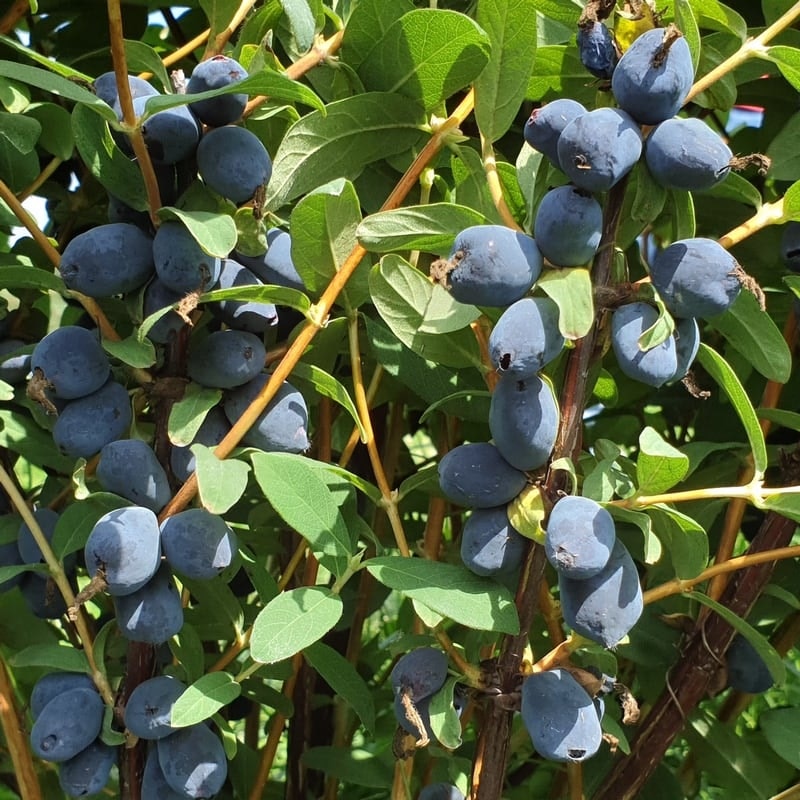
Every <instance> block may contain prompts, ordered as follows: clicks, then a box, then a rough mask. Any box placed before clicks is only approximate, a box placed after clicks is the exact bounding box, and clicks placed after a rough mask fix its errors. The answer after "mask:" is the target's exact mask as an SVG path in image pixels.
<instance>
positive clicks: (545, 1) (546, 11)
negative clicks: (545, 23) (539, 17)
mask: <svg viewBox="0 0 800 800" xmlns="http://www.w3.org/2000/svg"><path fill="white" fill-rule="evenodd" d="M530 5H531V6H532V8H533V9H535V10H536V11H538V12H539V13H540V14H543V15H544V16H545V17H550V19H555V20H558V21H559V22H563V23H564V24H565V25H567V26H568V27H570V28H574V27H575V26H576V25H577V24H578V18H579V17H580V14H581V11H582V9H583V5H584V4H583V3H582V2H580V0H532V1H531V3H530Z"/></svg>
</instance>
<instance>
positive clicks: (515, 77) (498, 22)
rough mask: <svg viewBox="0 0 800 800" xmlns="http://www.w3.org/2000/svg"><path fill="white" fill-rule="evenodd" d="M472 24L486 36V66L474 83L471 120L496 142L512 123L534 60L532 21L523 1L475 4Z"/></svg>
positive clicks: (482, 0) (490, 0)
mask: <svg viewBox="0 0 800 800" xmlns="http://www.w3.org/2000/svg"><path fill="white" fill-rule="evenodd" d="M476 20H477V22H478V25H480V26H481V27H482V28H483V29H484V30H485V31H486V33H487V34H488V35H489V43H490V45H491V52H490V56H489V63H488V64H487V65H486V67H485V68H484V69H483V71H482V72H481V73H480V75H479V76H478V77H477V79H476V80H475V119H476V120H477V122H478V128H479V129H480V131H481V133H482V134H483V136H484V137H485V138H486V139H488V141H490V142H496V141H497V140H498V139H499V138H500V137H501V136H503V135H504V134H505V133H506V132H507V131H508V129H509V128H510V127H511V124H512V123H513V122H514V119H515V117H516V116H517V113H518V112H519V107H520V105H521V103H522V101H523V99H524V98H525V92H526V91H527V88H528V79H529V78H530V76H531V71H532V70H533V61H534V58H535V56H536V44H537V39H536V17H535V16H534V17H532V15H531V9H530V3H529V2H527V0H479V1H478V9H477V13H476Z"/></svg>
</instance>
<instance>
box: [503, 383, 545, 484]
mask: <svg viewBox="0 0 800 800" xmlns="http://www.w3.org/2000/svg"><path fill="white" fill-rule="evenodd" d="M489 429H490V431H491V432H492V438H493V439H494V443H495V445H496V446H497V449H498V450H499V451H500V454H501V455H502V456H503V458H504V459H505V460H506V461H508V463H509V464H511V466H513V467H516V468H517V469H521V470H524V471H527V470H532V469H537V468H538V467H541V466H542V465H543V464H544V463H545V462H546V461H547V459H548V458H549V457H550V452H551V451H552V449H553V445H554V444H555V441H556V433H557V432H558V406H557V404H556V400H555V397H554V395H553V390H552V389H551V388H550V387H549V386H548V385H547V384H546V383H545V382H544V381H543V380H542V379H541V378H539V377H537V376H535V375H534V376H533V377H530V378H526V379H525V380H517V379H516V378H515V377H514V376H513V375H507V376H506V375H504V376H503V377H502V378H501V379H500V380H499V381H498V383H497V386H496V387H495V390H494V392H493V393H492V399H491V403H490V405H489Z"/></svg>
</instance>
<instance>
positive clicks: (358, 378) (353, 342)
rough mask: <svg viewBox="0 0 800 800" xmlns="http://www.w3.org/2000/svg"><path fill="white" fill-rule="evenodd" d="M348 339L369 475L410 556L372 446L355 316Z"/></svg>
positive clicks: (399, 541)
mask: <svg viewBox="0 0 800 800" xmlns="http://www.w3.org/2000/svg"><path fill="white" fill-rule="evenodd" d="M347 336H348V342H349V345H350V370H351V373H352V376H353V395H354V399H355V403H356V408H357V409H358V416H359V419H360V420H361V425H362V426H363V428H364V431H365V432H366V438H365V440H364V444H365V445H366V447H367V452H368V453H369V460H370V463H371V464H372V472H373V473H374V475H375V483H376V484H377V485H378V488H379V489H380V490H381V501H382V502H381V505H382V506H383V509H384V510H385V511H386V515H387V516H388V517H389V523H390V524H391V526H392V533H394V540H395V543H396V544H397V547H398V549H399V550H400V553H401V554H402V555H404V556H410V555H411V551H410V550H409V549H408V541H407V540H406V534H405V531H404V530H403V521H402V520H401V518H400V512H399V510H398V508H397V492H395V491H393V490H392V488H391V486H389V483H388V481H387V479H386V473H385V472H384V469H383V463H382V462H381V454H380V453H379V452H378V447H377V444H376V443H375V431H374V430H373V428H372V418H371V417H370V413H369V403H368V401H367V394H366V391H365V390H364V375H363V373H362V371H361V346H360V344H359V341H358V313H357V312H353V313H351V315H350V318H349V320H348V324H347Z"/></svg>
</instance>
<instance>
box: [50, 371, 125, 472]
mask: <svg viewBox="0 0 800 800" xmlns="http://www.w3.org/2000/svg"><path fill="white" fill-rule="evenodd" d="M131 419H132V413H131V403H130V398H129V397H128V391H127V389H126V388H125V387H124V386H123V385H122V384H120V383H117V382H116V381H108V382H107V383H106V384H105V385H104V386H102V387H101V388H100V389H98V390H97V391H96V392H94V393H93V394H90V395H87V396H86V397H81V398H79V399H77V400H71V401H70V402H69V403H67V404H66V406H65V407H64V408H63V410H62V411H61V413H60V414H59V415H58V419H57V420H56V423H55V425H54V426H53V441H54V442H55V443H56V446H57V447H58V449H59V450H60V451H61V452H62V453H65V454H66V455H68V456H72V457H73V458H89V457H90V456H93V455H94V454H95V453H98V452H100V450H102V448H103V447H104V445H107V444H108V443H109V442H113V441H114V440H115V439H121V438H123V437H124V436H125V435H126V434H127V432H128V428H129V427H130V424H131Z"/></svg>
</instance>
